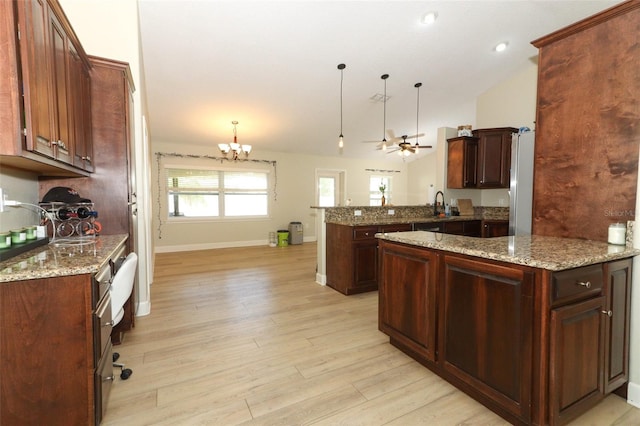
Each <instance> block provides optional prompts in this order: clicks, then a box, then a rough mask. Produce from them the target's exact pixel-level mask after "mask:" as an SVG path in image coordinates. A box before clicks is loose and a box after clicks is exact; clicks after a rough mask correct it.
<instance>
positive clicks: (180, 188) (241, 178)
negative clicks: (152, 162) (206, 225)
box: [165, 168, 269, 218]
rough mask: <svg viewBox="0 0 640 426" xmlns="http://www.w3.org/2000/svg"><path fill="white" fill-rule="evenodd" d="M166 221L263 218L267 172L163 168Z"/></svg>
mask: <svg viewBox="0 0 640 426" xmlns="http://www.w3.org/2000/svg"><path fill="white" fill-rule="evenodd" d="M165 170H166V176H167V195H168V214H169V217H184V218H198V217H199V218H202V217H217V218H229V217H247V216H251V217H256V216H257V217H266V216H267V215H268V211H269V210H268V201H269V197H268V188H269V180H268V172H266V171H262V170H258V171H231V170H216V169H201V170H198V169H184V168H166V169H165Z"/></svg>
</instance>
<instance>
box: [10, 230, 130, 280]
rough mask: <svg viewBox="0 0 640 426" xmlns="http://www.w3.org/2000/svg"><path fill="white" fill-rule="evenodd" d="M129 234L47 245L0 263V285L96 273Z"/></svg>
mask: <svg viewBox="0 0 640 426" xmlns="http://www.w3.org/2000/svg"><path fill="white" fill-rule="evenodd" d="M127 238H128V235H126V234H118V235H101V236H99V237H96V239H95V242H89V243H85V244H82V245H55V244H49V245H46V246H42V247H38V248H35V249H33V250H30V251H28V252H25V253H23V254H21V255H18V256H16V257H14V258H12V259H8V260H5V261H3V262H0V283H3V282H11V281H21V280H30V279H37V278H50V277H60V276H66V275H79V274H95V273H96V272H98V271H99V270H100V268H101V266H102V265H103V264H104V263H105V262H106V261H107V260H108V259H109V256H110V255H111V254H112V253H113V251H114V250H115V249H116V248H117V247H118V246H119V245H121V244H122V243H123V242H124V241H125V240H126V239H127Z"/></svg>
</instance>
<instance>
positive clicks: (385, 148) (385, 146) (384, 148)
mask: <svg viewBox="0 0 640 426" xmlns="http://www.w3.org/2000/svg"><path fill="white" fill-rule="evenodd" d="M382 150H383V151H386V150H387V141H385V140H383V141H382Z"/></svg>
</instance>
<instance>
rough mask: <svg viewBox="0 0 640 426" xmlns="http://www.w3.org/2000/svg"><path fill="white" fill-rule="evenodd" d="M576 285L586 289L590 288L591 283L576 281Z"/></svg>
mask: <svg viewBox="0 0 640 426" xmlns="http://www.w3.org/2000/svg"><path fill="white" fill-rule="evenodd" d="M576 284H578V285H581V286H583V287H586V288H591V281H587V282H584V281H576Z"/></svg>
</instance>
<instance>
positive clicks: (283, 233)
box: [278, 229, 289, 247]
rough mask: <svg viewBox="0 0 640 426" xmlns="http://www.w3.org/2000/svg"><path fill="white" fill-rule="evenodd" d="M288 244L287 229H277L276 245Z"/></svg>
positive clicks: (284, 245)
mask: <svg viewBox="0 0 640 426" xmlns="http://www.w3.org/2000/svg"><path fill="white" fill-rule="evenodd" d="M288 245H289V231H287V230H286V229H284V230H278V247H287V246H288Z"/></svg>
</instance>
